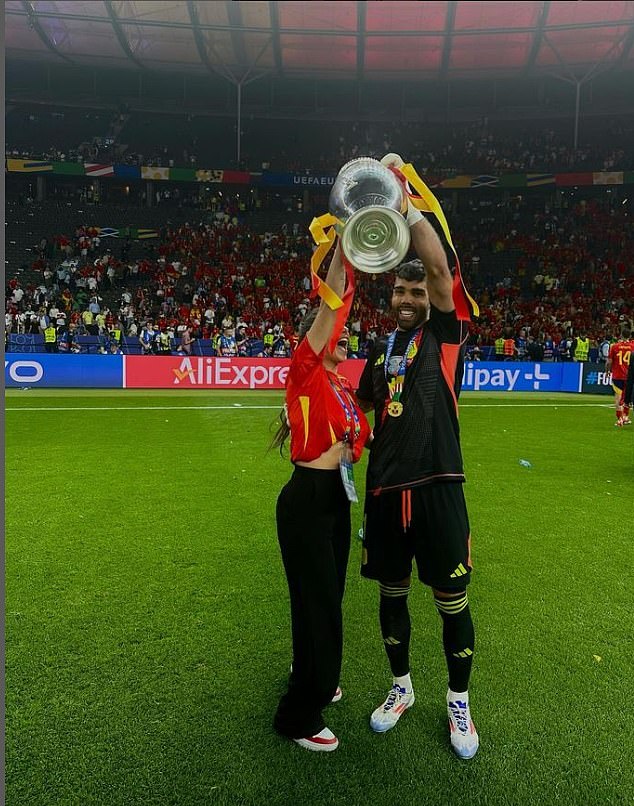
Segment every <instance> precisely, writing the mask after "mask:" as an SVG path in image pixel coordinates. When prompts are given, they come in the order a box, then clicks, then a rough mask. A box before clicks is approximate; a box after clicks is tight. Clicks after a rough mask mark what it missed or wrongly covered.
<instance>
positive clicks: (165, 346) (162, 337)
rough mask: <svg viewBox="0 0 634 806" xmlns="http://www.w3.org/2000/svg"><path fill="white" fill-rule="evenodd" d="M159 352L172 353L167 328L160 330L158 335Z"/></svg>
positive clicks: (162, 353)
mask: <svg viewBox="0 0 634 806" xmlns="http://www.w3.org/2000/svg"><path fill="white" fill-rule="evenodd" d="M158 345H159V353H161V355H171V354H172V340H171V338H170V334H169V333H168V332H167V330H161V332H160V333H159V337H158Z"/></svg>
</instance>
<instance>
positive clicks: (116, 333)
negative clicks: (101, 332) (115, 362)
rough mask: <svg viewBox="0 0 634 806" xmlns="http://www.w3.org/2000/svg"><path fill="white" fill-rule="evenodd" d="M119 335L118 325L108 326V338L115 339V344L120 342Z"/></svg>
mask: <svg viewBox="0 0 634 806" xmlns="http://www.w3.org/2000/svg"><path fill="white" fill-rule="evenodd" d="M121 335H122V331H121V328H120V327H119V326H118V325H114V326H113V327H111V328H110V340H111V341H116V342H117V344H121Z"/></svg>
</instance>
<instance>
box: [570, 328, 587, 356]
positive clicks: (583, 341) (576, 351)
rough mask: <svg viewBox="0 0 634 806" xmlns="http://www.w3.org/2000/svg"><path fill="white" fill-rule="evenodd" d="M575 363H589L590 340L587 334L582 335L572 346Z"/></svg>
mask: <svg viewBox="0 0 634 806" xmlns="http://www.w3.org/2000/svg"><path fill="white" fill-rule="evenodd" d="M572 349H573V355H574V359H575V361H587V360H588V354H589V352H590V339H589V338H588V337H587V336H586V334H585V333H580V334H579V335H578V336H577V338H576V339H575V341H574V344H573V345H572Z"/></svg>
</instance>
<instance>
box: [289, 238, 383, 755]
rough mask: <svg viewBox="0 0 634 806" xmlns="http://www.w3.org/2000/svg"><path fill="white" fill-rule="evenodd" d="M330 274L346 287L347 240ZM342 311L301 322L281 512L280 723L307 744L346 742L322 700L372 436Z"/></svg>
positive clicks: (339, 635)
mask: <svg viewBox="0 0 634 806" xmlns="http://www.w3.org/2000/svg"><path fill="white" fill-rule="evenodd" d="M326 282H327V284H328V285H329V286H330V287H331V288H332V289H333V291H335V292H336V293H337V294H338V295H339V296H341V295H342V294H343V290H344V284H345V274H344V267H343V262H342V259H341V253H340V250H339V248H337V250H336V252H335V255H334V258H333V260H332V263H331V265H330V269H329V271H328V275H327V277H326ZM336 320H337V313H336V311H333V310H331V309H330V308H329V307H328V306H327V305H326V303H324V302H322V303H321V306H320V307H319V310H318V311H317V312H313V311H311V312H310V313H309V314H308V315H307V316H306V317H305V319H304V321H303V322H302V324H301V326H300V342H299V345H298V347H297V349H296V350H295V353H294V354H293V358H292V360H291V366H290V369H289V373H288V379H287V382H286V406H287V410H288V423H289V425H290V434H291V461H292V462H293V464H294V466H295V468H294V470H293V475H292V476H291V479H290V481H289V482H288V484H286V486H285V487H284V488H283V489H282V491H281V493H280V496H279V498H278V501H277V512H276V514H277V531H278V540H279V544H280V549H281V551H282V560H283V562H284V569H285V571H286V577H287V581H288V588H289V592H290V599H291V623H292V635H293V665H292V667H291V676H290V679H289V684H288V691H287V692H286V694H284V696H283V697H282V699H281V700H280V703H279V706H278V709H277V713H276V714H275V720H274V726H275V729H276V731H277V732H278V733H280V734H282V735H283V736H287V737H288V738H290V739H293V740H294V741H296V742H297V743H298V744H300V745H301V746H302V747H305V748H307V749H309V750H326V751H328V750H336V749H337V747H338V744H339V742H338V739H337V737H336V736H335V735H334V734H333V733H332V731H330V730H329V729H328V728H327V727H326V725H325V722H324V719H323V716H322V709H323V708H324V707H325V706H326V705H328V703H330V702H332V701H333V700H335V701H336V700H338V699H340V698H341V690H340V689H339V688H338V683H339V674H340V672H341V655H342V650H343V630H342V616H341V601H342V599H343V592H344V585H345V575H346V568H347V565H348V555H349V552H350V501H351V500H356V494H355V492H354V482H353V481H352V464H353V462H356V461H358V459H359V458H360V456H361V453H362V452H363V447H364V445H365V444H366V442H367V441H368V439H369V438H370V427H369V425H368V422H367V420H366V418H365V415H364V414H363V412H362V411H361V410H360V409H359V407H358V406H357V404H356V402H355V398H354V395H353V391H352V387H351V386H350V384H349V382H348V381H347V380H346V379H345V378H344V377H342V376H341V375H338V374H337V366H338V364H339V363H341V361H344V360H345V359H346V358H347V348H348V331H347V329H346V328H344V329H343V331H342V332H341V334H335V333H333V331H334V329H335V324H336ZM287 434H288V428H285V427H284V425H283V426H282V428H281V429H280V431H278V435H277V436H276V440H274V444H276V445H281V444H282V443H283V441H284V439H285V437H286V436H287Z"/></svg>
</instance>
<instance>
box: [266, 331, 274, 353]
mask: <svg viewBox="0 0 634 806" xmlns="http://www.w3.org/2000/svg"><path fill="white" fill-rule="evenodd" d="M274 341H275V336H274V335H273V331H272V330H271V328H269V329H268V330H267V331H266V333H265V334H264V346H265V347H270V348H271V349H273V342H274Z"/></svg>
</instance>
